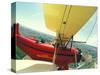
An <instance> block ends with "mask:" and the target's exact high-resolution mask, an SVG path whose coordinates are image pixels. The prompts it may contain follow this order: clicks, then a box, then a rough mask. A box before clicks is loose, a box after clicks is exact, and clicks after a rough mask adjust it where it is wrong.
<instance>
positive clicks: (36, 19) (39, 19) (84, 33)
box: [12, 2, 98, 46]
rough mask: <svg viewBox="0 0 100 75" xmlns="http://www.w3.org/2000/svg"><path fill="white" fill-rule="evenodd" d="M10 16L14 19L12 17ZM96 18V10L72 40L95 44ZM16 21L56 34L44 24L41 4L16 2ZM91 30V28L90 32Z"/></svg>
mask: <svg viewBox="0 0 100 75" xmlns="http://www.w3.org/2000/svg"><path fill="white" fill-rule="evenodd" d="M14 9H15V7H14V5H13V6H12V11H13V12H12V16H13V15H14V13H15V11H14ZM12 18H13V19H14V17H12ZM96 18H97V12H95V13H94V14H93V16H92V17H91V18H90V19H89V21H87V23H86V24H85V25H84V26H83V27H82V28H81V30H80V31H79V32H78V33H77V34H76V35H75V36H74V40H77V41H86V42H87V44H89V45H93V46H97V29H98V28H97V21H96ZM16 22H17V23H20V25H22V26H25V27H28V28H30V29H33V30H37V31H41V32H43V33H46V34H50V35H54V36H56V33H55V32H53V31H51V30H49V29H47V27H46V25H45V21H44V15H43V8H42V4H37V3H23V2H18V3H16ZM95 22H96V24H95ZM94 24H95V27H94V29H92V28H93V26H94ZM91 30H92V33H91ZM90 33H91V35H90ZM89 35H90V36H89ZM88 36H89V38H88ZM87 39H88V40H87Z"/></svg>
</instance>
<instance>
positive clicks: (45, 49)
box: [15, 23, 78, 70]
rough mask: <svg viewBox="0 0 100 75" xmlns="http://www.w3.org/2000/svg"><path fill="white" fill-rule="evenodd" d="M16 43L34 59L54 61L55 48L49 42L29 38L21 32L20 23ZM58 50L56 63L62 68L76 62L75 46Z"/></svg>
mask: <svg viewBox="0 0 100 75" xmlns="http://www.w3.org/2000/svg"><path fill="white" fill-rule="evenodd" d="M15 36H16V44H17V46H18V47H19V48H21V50H22V51H24V52H25V53H26V54H27V55H29V56H30V57H31V58H32V59H35V60H42V61H49V62H52V60H53V55H54V51H55V48H54V47H53V46H52V45H49V44H41V43H37V40H36V39H34V38H33V39H30V38H27V37H25V36H23V35H21V34H20V33H19V24H18V23H17V24H16V35H15ZM56 50H57V55H56V60H55V64H56V65H58V66H59V67H60V68H61V69H65V70H66V69H68V64H70V63H74V62H75V54H78V50H77V49H75V48H71V49H66V50H60V49H58V48H57V49H56Z"/></svg>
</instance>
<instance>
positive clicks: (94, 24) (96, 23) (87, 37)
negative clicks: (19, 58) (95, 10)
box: [86, 17, 97, 42]
mask: <svg viewBox="0 0 100 75" xmlns="http://www.w3.org/2000/svg"><path fill="white" fill-rule="evenodd" d="M96 24H97V17H96V20H95V22H94V25H93V27H92V29H91V31H90V33H89V35H88V37H87V39H86V42H87V41H88V40H89V38H90V36H91V34H92V32H93V30H94V28H95V25H96Z"/></svg>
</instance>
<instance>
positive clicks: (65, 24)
mask: <svg viewBox="0 0 100 75" xmlns="http://www.w3.org/2000/svg"><path fill="white" fill-rule="evenodd" d="M71 8H72V5H70V8H69V11H68V16H67V17H66V21H65V22H66V23H65V24H64V28H63V33H64V31H65V27H66V25H67V22H68V19H69V16H70V12H71ZM63 37H64V34H63Z"/></svg>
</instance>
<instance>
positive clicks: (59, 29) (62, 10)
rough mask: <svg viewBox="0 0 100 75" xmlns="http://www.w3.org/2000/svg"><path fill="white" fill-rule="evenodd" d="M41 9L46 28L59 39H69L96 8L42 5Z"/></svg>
mask: <svg viewBox="0 0 100 75" xmlns="http://www.w3.org/2000/svg"><path fill="white" fill-rule="evenodd" d="M43 9H44V17H45V24H46V26H47V28H48V29H50V30H52V31H54V32H56V33H59V34H60V35H61V39H64V38H66V39H69V38H71V37H72V36H73V35H75V34H76V33H77V32H78V31H79V30H80V28H81V27H82V26H83V25H84V24H85V23H86V22H87V21H88V20H89V18H90V17H91V16H92V15H93V13H94V12H95V11H96V9H97V8H96V7H92V6H75V5H63V4H44V5H43Z"/></svg>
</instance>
